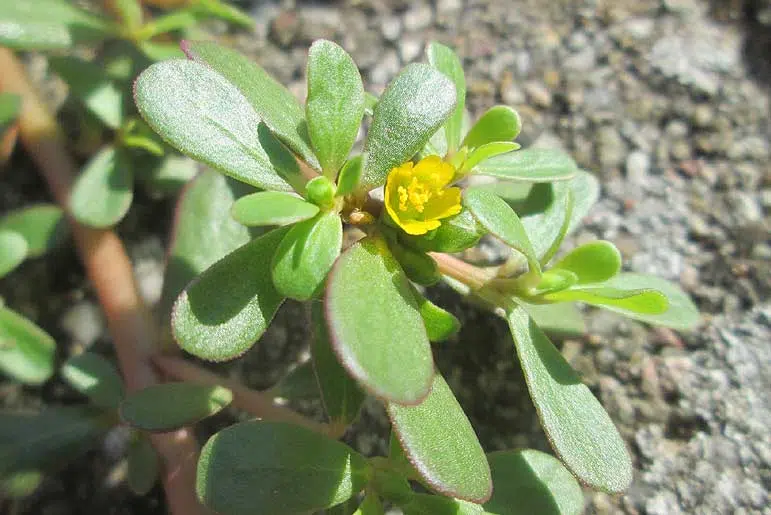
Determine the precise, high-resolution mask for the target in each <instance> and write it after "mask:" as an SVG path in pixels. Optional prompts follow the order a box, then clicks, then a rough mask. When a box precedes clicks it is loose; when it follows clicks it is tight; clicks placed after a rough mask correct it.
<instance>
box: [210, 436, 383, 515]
mask: <svg viewBox="0 0 771 515" xmlns="http://www.w3.org/2000/svg"><path fill="white" fill-rule="evenodd" d="M370 474H371V471H370V468H369V465H368V463H367V461H366V459H365V458H364V457H363V456H361V455H360V454H358V453H357V452H356V451H354V450H353V449H351V448H350V447H348V446H347V445H345V444H344V443H342V442H338V441H336V440H332V439H331V438H328V437H326V436H323V435H321V434H318V433H314V432H313V431H311V430H309V429H306V428H303V427H299V426H296V425H294V424H288V423H283V422H267V421H252V422H241V423H240V424H235V425H232V426H230V427H228V428H227V429H224V430H222V431H220V432H219V433H217V434H215V435H214V436H212V437H211V438H210V439H209V441H208V442H206V445H204V447H203V449H202V450H201V457H200V459H199V460H198V475H197V480H196V491H197V492H198V498H199V499H200V500H201V502H203V503H204V504H205V505H206V506H207V507H209V508H210V509H212V510H214V511H216V512H218V513H227V514H228V515H253V514H254V512H255V509H258V510H259V511H260V512H262V513H306V512H311V511H315V510H319V509H323V508H327V507H331V506H334V505H336V504H340V503H342V502H344V501H346V500H347V499H349V498H351V497H352V496H353V495H355V494H356V493H357V492H359V491H361V490H362V489H363V488H364V487H365V486H366V484H367V482H368V480H369V477H370Z"/></svg>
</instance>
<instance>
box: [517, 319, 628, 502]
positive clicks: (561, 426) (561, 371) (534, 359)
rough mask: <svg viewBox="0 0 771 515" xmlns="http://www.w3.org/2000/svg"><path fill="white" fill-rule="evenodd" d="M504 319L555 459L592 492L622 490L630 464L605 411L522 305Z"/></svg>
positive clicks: (625, 485) (626, 482)
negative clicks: (560, 461) (589, 487)
mask: <svg viewBox="0 0 771 515" xmlns="http://www.w3.org/2000/svg"><path fill="white" fill-rule="evenodd" d="M507 320H508V322H509V328H510V329H511V334H512V336H513V338H514V343H515V347H516V349H517V355H518V356H519V362H520V364H521V366H522V371H523V373H524V374H525V380H526V381H527V387H528V390H529V391H530V398H531V399H533V404H535V408H536V411H537V412H538V417H539V418H540V420H541V426H542V427H543V429H544V431H545V432H546V436H547V437H548V439H549V443H551V446H552V448H553V449H554V451H555V452H556V453H557V456H558V457H559V458H560V460H562V462H563V463H564V464H565V466H566V467H567V468H568V469H569V470H570V471H571V472H572V473H573V474H575V475H576V476H577V477H578V478H579V479H580V480H581V481H582V482H584V483H585V484H587V485H589V486H591V487H592V488H596V489H598V490H602V491H603V492H608V493H620V492H623V491H624V490H626V489H627V487H629V484H630V483H631V481H632V462H631V459H630V458H629V453H628V452H627V450H626V446H625V445H624V440H623V439H622V438H621V436H620V435H619V434H618V431H617V430H616V427H615V426H614V425H613V421H611V419H610V417H609V416H608V414H607V412H606V411H605V410H604V409H603V407H602V405H601V404H600V402H599V401H598V400H597V398H596V397H595V396H594V395H592V392H591V391H590V390H589V388H587V387H586V385H584V384H583V383H582V382H581V378H580V377H578V374H576V372H575V371H574V370H573V369H572V368H571V366H570V365H569V364H568V362H567V361H565V358H563V357H562V354H560V352H559V351H558V350H557V349H556V348H555V347H554V345H553V344H552V343H551V342H550V341H549V339H548V338H547V337H546V335H545V334H544V333H543V331H542V330H541V329H540V328H539V327H538V326H537V325H535V322H533V320H532V319H531V318H530V316H528V314H527V312H526V311H525V310H524V309H523V308H522V307H520V306H515V307H514V308H513V309H512V310H510V311H509V313H508V314H507Z"/></svg>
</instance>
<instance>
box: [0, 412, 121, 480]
mask: <svg viewBox="0 0 771 515" xmlns="http://www.w3.org/2000/svg"><path fill="white" fill-rule="evenodd" d="M108 427H109V426H108V425H107V424H106V423H105V420H104V414H103V413H102V412H100V411H97V410H93V409H86V408H80V407H66V408H65V407H49V408H46V409H45V410H43V411H41V412H40V413H31V412H19V413H14V412H9V411H2V412H0V478H5V477H7V476H8V475H10V474H13V473H15V472H28V471H31V470H41V469H46V468H49V467H52V466H58V465H62V464H64V463H66V462H67V461H68V460H71V459H73V458H76V457H77V456H79V455H80V454H82V453H84V452H86V451H87V450H89V449H90V448H92V447H94V446H95V445H97V444H98V443H99V442H100V436H101V435H102V433H104V432H105V431H106V430H107V429H108Z"/></svg>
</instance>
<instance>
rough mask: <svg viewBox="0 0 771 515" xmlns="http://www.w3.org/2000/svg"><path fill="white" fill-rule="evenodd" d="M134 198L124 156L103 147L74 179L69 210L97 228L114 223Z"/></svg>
mask: <svg viewBox="0 0 771 515" xmlns="http://www.w3.org/2000/svg"><path fill="white" fill-rule="evenodd" d="M133 198H134V174H133V172H132V167H131V163H130V162H129V161H128V158H127V156H126V155H125V154H124V153H123V152H121V151H118V150H116V149H115V148H114V147H105V148H103V149H102V150H100V151H99V153H98V154H96V155H95V156H94V157H92V158H91V160H89V161H88V163H86V166H85V167H84V168H83V171H82V172H81V174H80V175H79V176H78V178H77V179H76V180H75V185H74V186H73V188H72V193H71V196H70V209H71V210H72V214H73V216H74V217H75V218H76V219H77V220H78V221H79V222H81V223H83V224H85V225H88V226H91V227H97V228H104V227H111V226H113V225H115V224H116V223H118V222H119V221H120V220H121V219H122V218H123V217H124V216H125V215H126V213H127V212H128V210H129V207H131V201H132V199H133Z"/></svg>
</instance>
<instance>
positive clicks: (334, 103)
mask: <svg viewBox="0 0 771 515" xmlns="http://www.w3.org/2000/svg"><path fill="white" fill-rule="evenodd" d="M305 116H306V118H307V119H308V134H309V135H310V139H311V142H312V143H313V148H314V150H316V157H317V158H318V160H319V163H320V164H321V169H322V170H323V172H324V175H326V176H327V177H330V178H334V177H335V175H337V171H338V170H339V169H340V167H341V166H342V165H343V163H345V160H346V159H347V158H348V153H349V152H350V151H351V148H352V147H353V143H354V142H355V141H356V135H357V134H358V132H359V125H360V124H361V119H362V118H363V117H364V85H363V84H362V83H361V75H359V69H358V68H357V67H356V63H354V62H353V59H351V56H350V55H348V53H347V52H346V51H345V50H343V49H342V48H341V47H340V46H339V45H337V44H335V43H333V42H331V41H326V40H323V39H322V40H318V41H315V42H314V43H313V45H311V48H310V50H308V99H307V100H306V102H305Z"/></svg>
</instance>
